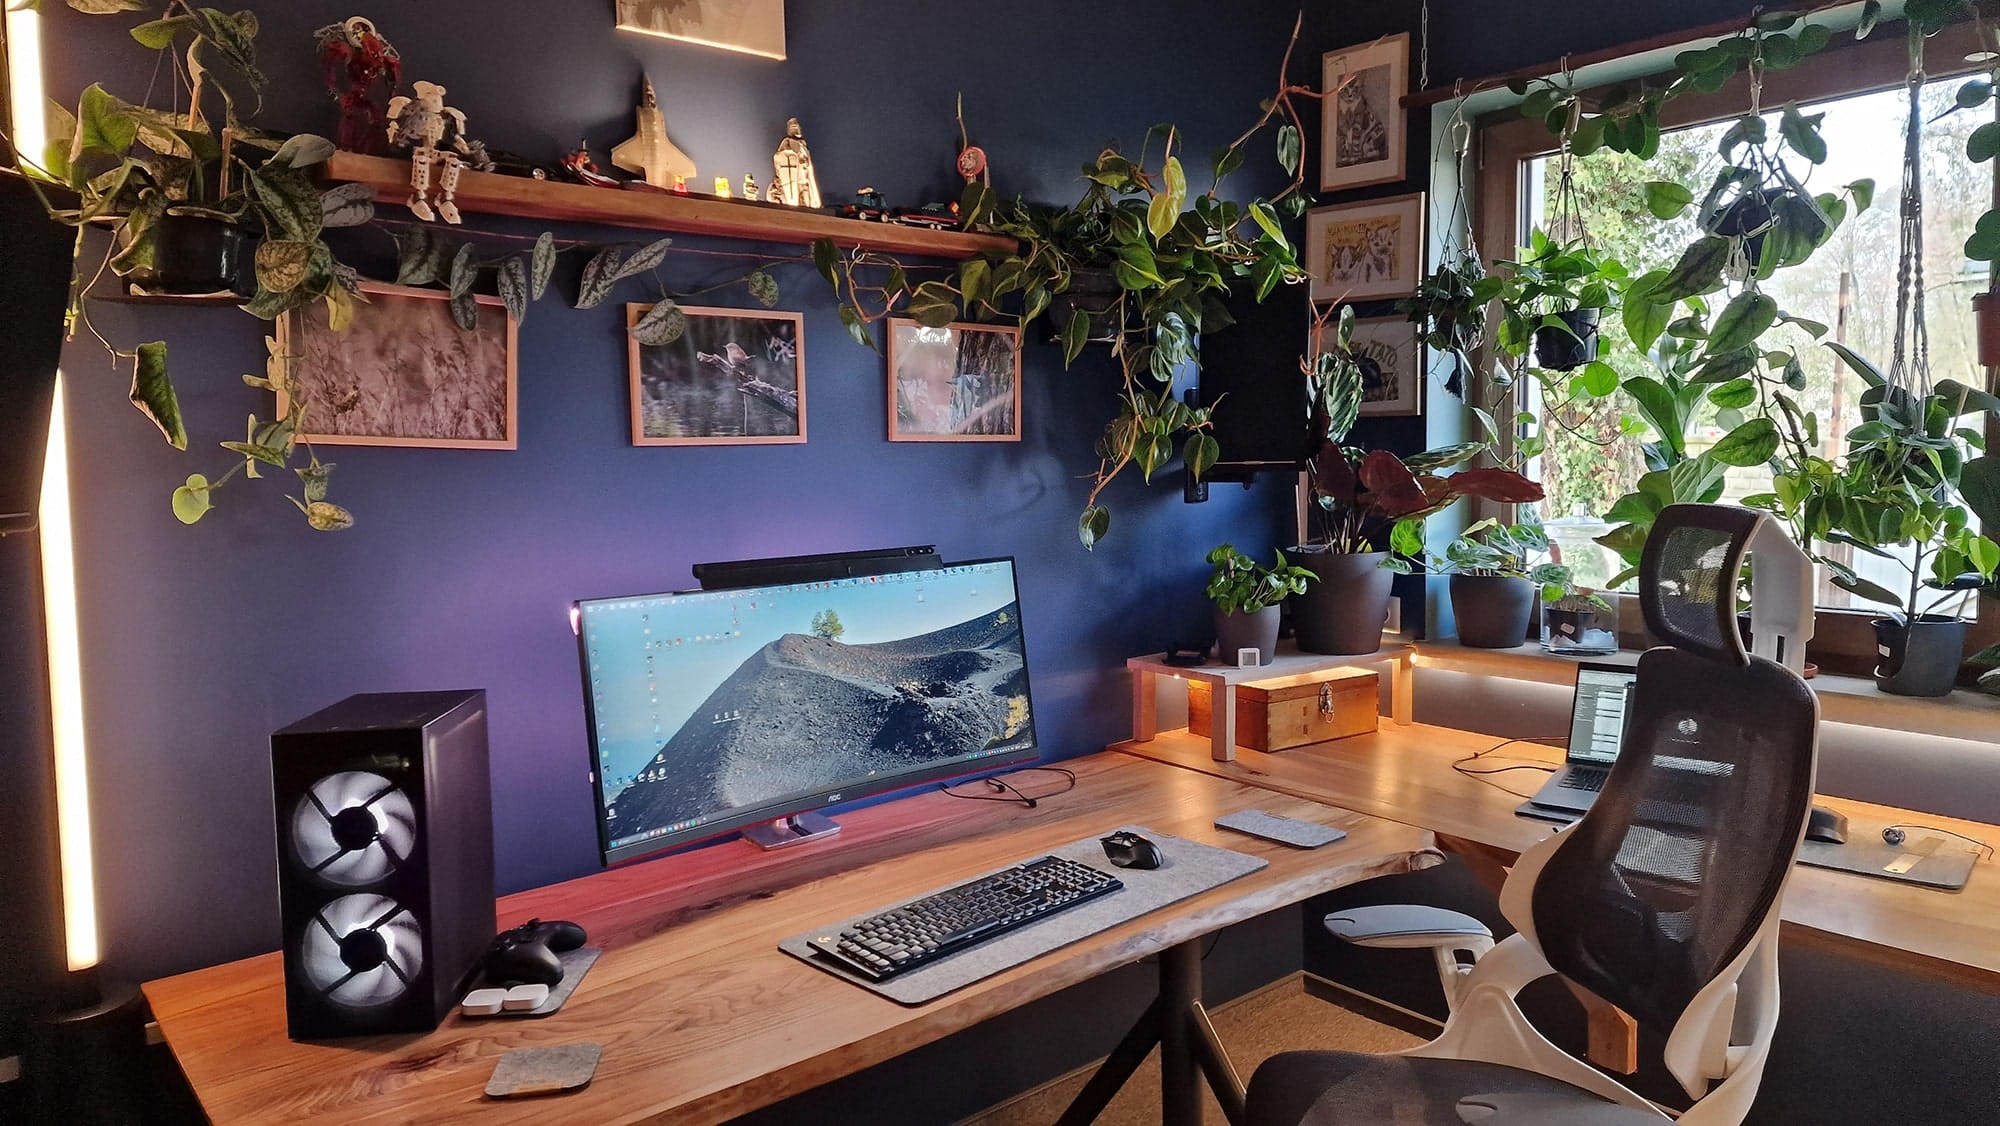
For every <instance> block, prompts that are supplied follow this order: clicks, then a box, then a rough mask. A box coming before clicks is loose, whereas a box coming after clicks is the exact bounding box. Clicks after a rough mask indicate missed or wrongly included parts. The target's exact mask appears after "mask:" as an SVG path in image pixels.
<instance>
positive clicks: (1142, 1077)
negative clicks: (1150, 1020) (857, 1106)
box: [961, 978, 1424, 1126]
mask: <svg viewBox="0 0 2000 1126" xmlns="http://www.w3.org/2000/svg"><path fill="white" fill-rule="evenodd" d="M1360 1004H1362V1003H1361V1002H1357V1007H1358V1006H1359V1005H1360ZM1209 1019H1210V1020H1212V1021H1213V1022H1214V1024H1215V1031H1216V1035H1218V1036H1219V1037H1221V1039H1222V1043H1223V1045H1224V1046H1225V1047H1226V1048H1228V1050H1229V1058H1230V1061H1231V1062H1233V1063H1234V1064H1235V1065H1236V1070H1237V1073H1238V1074H1239V1075H1241V1076H1242V1077H1243V1080H1244V1082H1246V1083H1247V1082H1249V1080H1250V1074H1251V1073H1252V1072H1254V1071H1256V1070H1257V1065H1258V1064H1260V1063H1262V1062H1264V1061H1265V1060H1266V1059H1268V1058H1270V1057H1271V1056H1274V1055H1276V1054H1277V1053H1279V1052H1288V1051H1295V1050H1301V1049H1319V1050H1327V1049H1337V1050H1340V1051H1349V1052H1393V1051H1398V1050H1400V1049H1403V1048H1411V1047H1415V1046H1416V1045H1417V1044H1419V1043H1421V1042H1422V1041H1423V1039H1424V1038H1423V1037H1419V1036H1415V1035H1412V1034H1411V1033H1409V1032H1406V1031H1404V1030H1403V1029H1401V1028H1397V1027H1393V1026H1391V1025H1388V1024H1384V1023H1381V1022H1380V1021H1378V1020H1375V1019H1373V1018H1372V1017H1371V1016H1367V1015H1363V1013H1362V1012H1360V1011H1357V1009H1350V1008H1347V1007H1344V1006H1343V1005H1341V1004H1336V1003H1335V1002H1332V1001H1326V1000H1322V999H1320V998H1319V997H1315V996H1313V995H1311V994H1309V993H1307V992H1306V991H1305V987H1304V985H1303V984H1302V980H1301V979H1299V978H1292V979H1291V980H1289V981H1286V982H1280V983H1279V984H1277V985H1275V986H1273V987H1272V988H1270V989H1266V990H1263V991H1262V992H1259V993H1254V994H1251V995H1250V996H1248V997H1244V998H1241V999H1240V1000H1237V1001H1233V1002H1231V1003H1230V1004H1228V1005H1226V1006H1224V1007H1222V1008H1220V1009H1217V1010H1215V1011H1213V1012H1211V1013H1210V1014H1209ZM1092 1070H1094V1068H1087V1069H1085V1070H1083V1071H1081V1072H1078V1073H1076V1074H1073V1075H1069V1076H1066V1077H1064V1078H1062V1079H1059V1080H1057V1081H1056V1082H1054V1083H1051V1084H1049V1085H1048V1086H1045V1087H1041V1088H1038V1089H1037V1090H1034V1091H1030V1092H1028V1093H1027V1094H1025V1095H1022V1096H1021V1097H1019V1098H1017V1099H1014V1100H1013V1101H1012V1102H1007V1103H1002V1104H1001V1105H999V1106H997V1107H994V1108H993V1109H991V1110H989V1111H987V1112H986V1113H984V1114H981V1115H978V1116H976V1117H974V1118H970V1119H967V1120H966V1121H965V1122H964V1123H962V1124H961V1126H1048V1124H1049V1123H1051V1122H1054V1121H1055V1120H1056V1118H1057V1117H1058V1116H1059V1115H1061V1114H1062V1112H1063V1108H1064V1107H1067V1106H1068V1105H1069V1102H1070V1100H1071V1099H1072V1098H1074V1097H1075V1096H1076V1093H1077V1091H1078V1090H1079V1089H1081V1088H1082V1086H1083V1084H1084V1081H1085V1080H1086V1079H1088V1078H1089V1076H1090V1072H1091V1071H1092ZM1202 1095H1203V1097H1204V1099H1206V1101H1207V1103H1208V1111H1207V1118H1206V1119H1205V1121H1207V1122H1209V1123H1220V1122H1222V1121H1223V1118H1222V1108H1221V1107H1220V1106H1217V1105H1216V1103H1215V1097H1214V1096H1213V1095H1210V1094H1209V1093H1208V1090H1207V1088H1206V1087H1203V1089H1202ZM1159 1121H1160V1060H1159V1052H1158V1051H1157V1050H1155V1051H1154V1053H1153V1054H1152V1055H1151V1056H1149V1057H1147V1060H1146V1062H1145V1063H1144V1064H1142V1065H1140V1067H1139V1070H1138V1072H1137V1073H1136V1074H1135V1075H1133V1076H1132V1080H1131V1082H1129V1083H1127V1084H1125V1089H1124V1090H1122V1091H1120V1092H1118V1097H1117V1098H1116V1099H1113V1100H1112V1102H1111V1105H1110V1106H1109V1107H1107V1108H1106V1109H1105V1111H1104V1114H1103V1115H1102V1116H1101V1117H1099V1118H1098V1120H1097V1122H1098V1126H1154V1124H1156V1123H1158V1122H1159Z"/></svg>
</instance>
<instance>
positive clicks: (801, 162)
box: [771, 117, 820, 208]
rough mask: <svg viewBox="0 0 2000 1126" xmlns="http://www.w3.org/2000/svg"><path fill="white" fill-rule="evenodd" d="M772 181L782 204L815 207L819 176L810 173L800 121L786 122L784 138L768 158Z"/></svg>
mask: <svg viewBox="0 0 2000 1126" xmlns="http://www.w3.org/2000/svg"><path fill="white" fill-rule="evenodd" d="M771 170H772V179H774V180H775V181H777V184H778V190H779V192H780V195H781V198H783V200H784V202H785V204H786V205H787V206H790V207H814V208H816V207H818V206H819V205H820V199H819V176H818V175H817V174H815V173H814V172H813V158H812V150H811V149H809V148H807V147H806V137H805V133H804V131H802V130H801V129H800V128H799V119H798V118H796V117H794V118H792V119H791V120H789V121H787V122H785V139H784V140H782V141H779V142H778V151H777V152H776V153H774V154H772V156H771Z"/></svg>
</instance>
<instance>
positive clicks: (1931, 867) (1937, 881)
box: [1799, 818, 1979, 891]
mask: <svg viewBox="0 0 2000 1126" xmlns="http://www.w3.org/2000/svg"><path fill="white" fill-rule="evenodd" d="M1884 827H1885V826H1884V825H1883V824H1882V823H1879V822H1868V821H1862V820H1860V819H1858V818H1856V819H1854V820H1851V821H1849V822H1848V825H1847V843H1846V844H1829V843H1827V842H1826V841H1807V842H1806V843H1805V844H1804V845H1802V846H1800V848H1799V863H1801V864H1810V865H1812V866H1813V867H1815V868H1833V869H1836V870H1838V871H1842V872H1853V873H1855V874H1857V875H1862V876H1874V877H1875V878H1876V879H1879V880H1900V881H1901V882H1903V883H1906V884H1917V885H1920V886H1922V887H1930V888H1939V889H1941V890H1944V891H1958V890H1960V889H1961V888H1963V887H1965V882H1966V881H1967V880H1969V879H1971V878H1972V866H1973V863H1974V862H1975V861H1977V860H1978V859H1979V853H1978V852H1977V851H1975V850H1974V849H1973V846H1972V845H1969V844H1967V843H1966V842H1964V841H1961V840H1957V839H1955V838H1952V837H1947V836H1945V835H1944V834H1942V833H1936V832H1932V831H1930V830H1927V829H1922V828H1915V827H1912V828H1908V829H1905V830H1904V832H1905V833H1907V834H1908V838H1907V839H1906V840H1904V841H1903V843H1902V844H1899V845H1892V844H1889V843H1887V842H1885V841H1883V839H1882V830H1883V828H1884ZM1899 862H1900V863H1899ZM1897 868H1903V869H1905V870H1903V871H1896V870H1894V869H1897Z"/></svg>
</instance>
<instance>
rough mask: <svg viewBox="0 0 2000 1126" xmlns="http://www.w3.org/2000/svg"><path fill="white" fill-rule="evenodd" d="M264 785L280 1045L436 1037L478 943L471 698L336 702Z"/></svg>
mask: <svg viewBox="0 0 2000 1126" xmlns="http://www.w3.org/2000/svg"><path fill="white" fill-rule="evenodd" d="M271 775H272V789H273V797H274V804H275V807H276V818H277V829H278V895H279V899H280V901H281V906H282V908H283V912H284V957H285V1012H286V1016H287V1018H288V1022H289V1026H290V1031H291V1035H292V1038H293V1039H294V1040H317V1039H324V1038H328V1037H335V1036H358V1035H368V1034H378V1033H392V1032H426V1031H429V1030H430V1029H433V1028H436V1027H437V1025H438V1022H439V1021H441V1020H443V1019H444V1016H445V1014H446V1013H448V1012H450V1011H451V1009H452V1007H453V1006H454V1005H456V1004H457V1003H458V1000H459V998H460V997H462V996H463V995H464V993H465V990H466V988H467V986H469V985H470V984H471V980H472V977H473V974H474V973H475V971H476V970H477V969H478V965H479V959H480V956H481V955H482V954H484V953H485V951H486V947H487V945H488V944H489V943H491V942H492V941H493V932H494V915H493V812H492V810H493V803H492V796H491V792H490V790H489V782H488V769H487V760H486V694H485V693H484V692H408V693H377V694H370V695H361V696H350V697H348V698H347V699H345V700H343V701H341V702H340V703H338V704H335V705H334V706H332V707H330V708H327V709H326V710H324V711H322V712H319V713H317V714H315V715H312V716H309V717H307V718H305V719H302V720H300V721H299V722H297V723H295V724H292V725H291V726H290V727H287V728H285V729H284V730H282V731H278V732H276V733H274V734H273V735H272V736H271Z"/></svg>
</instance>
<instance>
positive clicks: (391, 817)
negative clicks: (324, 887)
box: [292, 770, 417, 887]
mask: <svg viewBox="0 0 2000 1126" xmlns="http://www.w3.org/2000/svg"><path fill="white" fill-rule="evenodd" d="M416 843H417V818H416V812H415V811H414V810H413V809H412V808H411V806H410V799H409V798H408V797H407V796H406V795H404V793H403V791H401V790H399V789H397V788H396V786H395V784H394V783H392V782H390V781H389V780H388V779H387V778H384V777H382V776H381V775H379V774H371V773H369V772H367V771H365V770H349V771H343V772H342V773H339V774H330V775H328V776H327V777H325V778H322V779H320V780H319V781H317V782H315V783H313V784H312V787H311V788H310V789H308V790H307V791H306V794H305V796H304V797H303V798H300V799H299V803H298V805H297V806H295V807H294V808H293V810H292V851H293V852H294V853H295V854H296V855H297V856H298V858H299V863H301V864H303V865H305V866H306V868H307V869H308V870H309V871H311V872H312V873H313V875H315V876H317V877H319V878H320V879H321V880H324V881H326V882H327V883H329V884H333V885H335V886H337V887H365V886H368V885H370V884H373V883H375V882H377V881H379V880H381V879H383V878H385V877H386V876H388V875H389V873H391V872H393V871H395V870H396V868H397V867H398V866H400V865H401V864H402V863H403V861H405V860H408V859H409V857H410V850H411V849H412V848H414V847H415V846H416Z"/></svg>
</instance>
